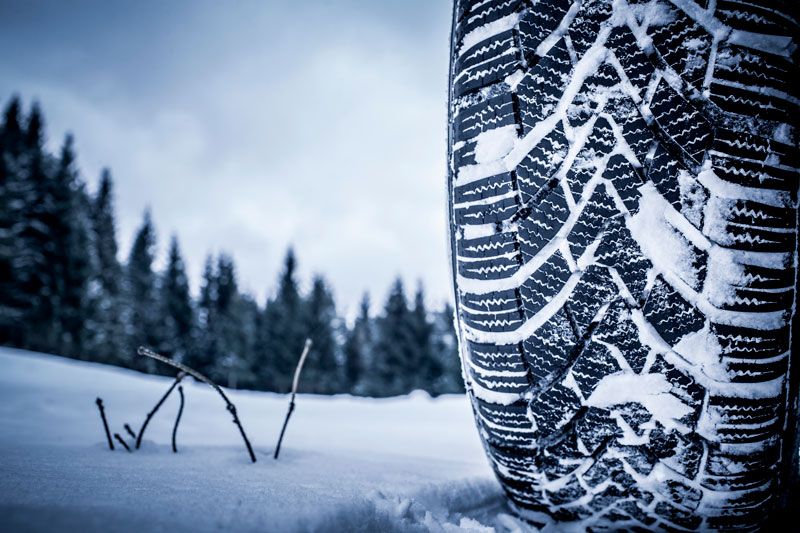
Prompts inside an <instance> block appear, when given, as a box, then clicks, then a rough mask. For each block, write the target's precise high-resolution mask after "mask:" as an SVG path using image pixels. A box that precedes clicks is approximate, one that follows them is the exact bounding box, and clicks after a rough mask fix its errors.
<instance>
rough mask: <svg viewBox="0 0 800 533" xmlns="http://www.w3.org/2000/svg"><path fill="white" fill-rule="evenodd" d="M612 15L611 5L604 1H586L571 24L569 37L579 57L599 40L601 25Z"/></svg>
mask: <svg viewBox="0 0 800 533" xmlns="http://www.w3.org/2000/svg"><path fill="white" fill-rule="evenodd" d="M610 15H611V3H610V2H606V1H604V0H585V1H584V2H583V3H582V4H581V9H580V11H578V14H577V15H576V16H575V20H573V21H572V24H570V29H569V35H570V38H571V39H572V46H573V48H574V49H575V53H576V54H577V55H578V57H580V56H582V55H583V54H585V53H586V51H587V50H589V47H590V46H592V44H594V42H595V40H596V39H597V35H598V30H599V29H600V24H601V23H602V22H603V21H604V20H606V19H607V18H608V17H609V16H610Z"/></svg>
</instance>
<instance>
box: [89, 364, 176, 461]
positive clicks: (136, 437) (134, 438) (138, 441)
mask: <svg viewBox="0 0 800 533" xmlns="http://www.w3.org/2000/svg"><path fill="white" fill-rule="evenodd" d="M185 375H186V373H184V372H183V371H180V372H178V375H177V376H176V377H175V381H173V382H172V385H170V387H169V389H167V392H165V393H164V395H163V396H162V397H161V399H159V400H158V402H157V403H156V405H155V406H154V407H153V409H151V410H150V412H149V413H147V416H146V417H145V419H144V422H143V423H142V427H141V428H139V431H138V433H137V432H135V431H134V430H133V428H131V426H130V424H128V423H125V424H124V425H123V426H122V427H123V428H124V429H125V433H127V434H128V436H129V437H130V438H131V442H132V444H128V442H127V441H126V440H125V439H124V438H123V437H122V435H120V434H119V433H114V439H115V440H116V441H117V442H118V443H119V444H120V445H121V446H122V447H123V448H125V449H126V450H127V451H128V452H133V450H138V449H139V447H140V446H141V445H142V437H143V436H144V432H145V430H146V429H147V425H148V424H149V423H150V420H151V419H152V418H153V416H154V415H155V414H156V412H157V411H158V409H159V408H160V407H161V406H162V405H163V404H164V402H165V401H166V400H167V397H169V395H170V394H171V393H172V391H173V390H175V387H176V386H177V387H178V392H179V394H180V406H179V407H178V415H177V416H176V417H175V425H174V426H173V428H172V451H173V452H174V453H178V445H177V442H176V441H177V437H178V424H180V421H181V415H182V414H183V404H184V397H183V387H181V386H180V385H179V383H180V382H181V380H182V379H183V378H184V376H185ZM95 403H96V404H97V408H98V409H99V410H100V417H101V418H102V420H103V429H104V430H105V432H106V438H107V439H108V447H109V449H111V450H113V449H114V441H113V440H112V439H111V430H109V428H108V418H107V417H106V412H105V407H104V405H103V400H102V398H97V399H96V400H95Z"/></svg>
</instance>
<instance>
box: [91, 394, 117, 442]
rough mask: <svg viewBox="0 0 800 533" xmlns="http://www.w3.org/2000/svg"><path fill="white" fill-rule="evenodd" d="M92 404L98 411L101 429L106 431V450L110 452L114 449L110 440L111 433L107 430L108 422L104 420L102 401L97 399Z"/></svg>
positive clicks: (104, 412) (104, 413)
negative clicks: (101, 420)
mask: <svg viewBox="0 0 800 533" xmlns="http://www.w3.org/2000/svg"><path fill="white" fill-rule="evenodd" d="M94 403H96V404H97V408H98V409H99V410H100V418H102V419H103V429H105V430H106V438H107V439H108V448H109V449H110V450H113V449H114V441H113V440H111V432H110V431H109V430H108V420H106V410H105V409H104V408H103V400H102V398H97V399H96V400H95V401H94Z"/></svg>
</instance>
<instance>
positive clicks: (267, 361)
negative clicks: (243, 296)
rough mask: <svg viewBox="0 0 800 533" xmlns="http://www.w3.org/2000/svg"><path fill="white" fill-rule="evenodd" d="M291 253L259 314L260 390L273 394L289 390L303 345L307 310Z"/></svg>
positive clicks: (294, 260) (290, 252)
mask: <svg viewBox="0 0 800 533" xmlns="http://www.w3.org/2000/svg"><path fill="white" fill-rule="evenodd" d="M296 270H297V260H296V258H295V254H294V250H292V249H291V248H289V250H288V251H287V252H286V258H285V260H284V267H283V271H282V272H281V274H280V278H279V281H278V290H277V293H276V294H275V296H274V298H272V299H270V300H269V301H268V302H267V305H266V308H265V309H264V314H263V315H262V323H261V332H260V341H259V353H258V359H259V361H260V363H259V366H258V367H259V370H260V372H259V373H260V376H259V379H260V382H261V387H263V388H266V389H267V390H273V391H276V392H286V391H288V390H289V388H290V386H291V381H292V375H293V372H294V368H295V365H296V364H297V358H298V357H299V356H300V352H301V351H302V349H303V345H304V343H305V338H306V337H305V334H306V331H305V318H304V316H305V312H306V307H305V305H304V302H303V300H302V298H301V295H300V291H299V289H298V285H297V279H296Z"/></svg>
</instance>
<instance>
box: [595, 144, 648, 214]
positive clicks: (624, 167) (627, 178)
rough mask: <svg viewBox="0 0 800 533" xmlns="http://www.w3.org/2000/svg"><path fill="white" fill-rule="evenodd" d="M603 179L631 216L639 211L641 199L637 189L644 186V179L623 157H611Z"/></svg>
mask: <svg viewBox="0 0 800 533" xmlns="http://www.w3.org/2000/svg"><path fill="white" fill-rule="evenodd" d="M603 178H605V179H607V180H608V181H610V182H611V183H612V185H613V186H614V188H615V189H616V190H617V194H619V196H620V198H621V199H622V203H624V204H625V207H626V208H627V209H628V211H629V212H630V213H631V214H634V213H636V211H638V210H639V198H640V197H641V195H640V194H639V187H641V186H642V185H644V183H645V179H644V177H643V176H642V175H641V174H640V173H639V171H638V169H636V168H634V166H633V165H631V164H630V163H629V162H628V160H627V159H625V157H624V156H622V155H620V154H616V155H613V156H611V158H610V159H609V160H608V164H607V165H606V169H605V171H604V172H603Z"/></svg>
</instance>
